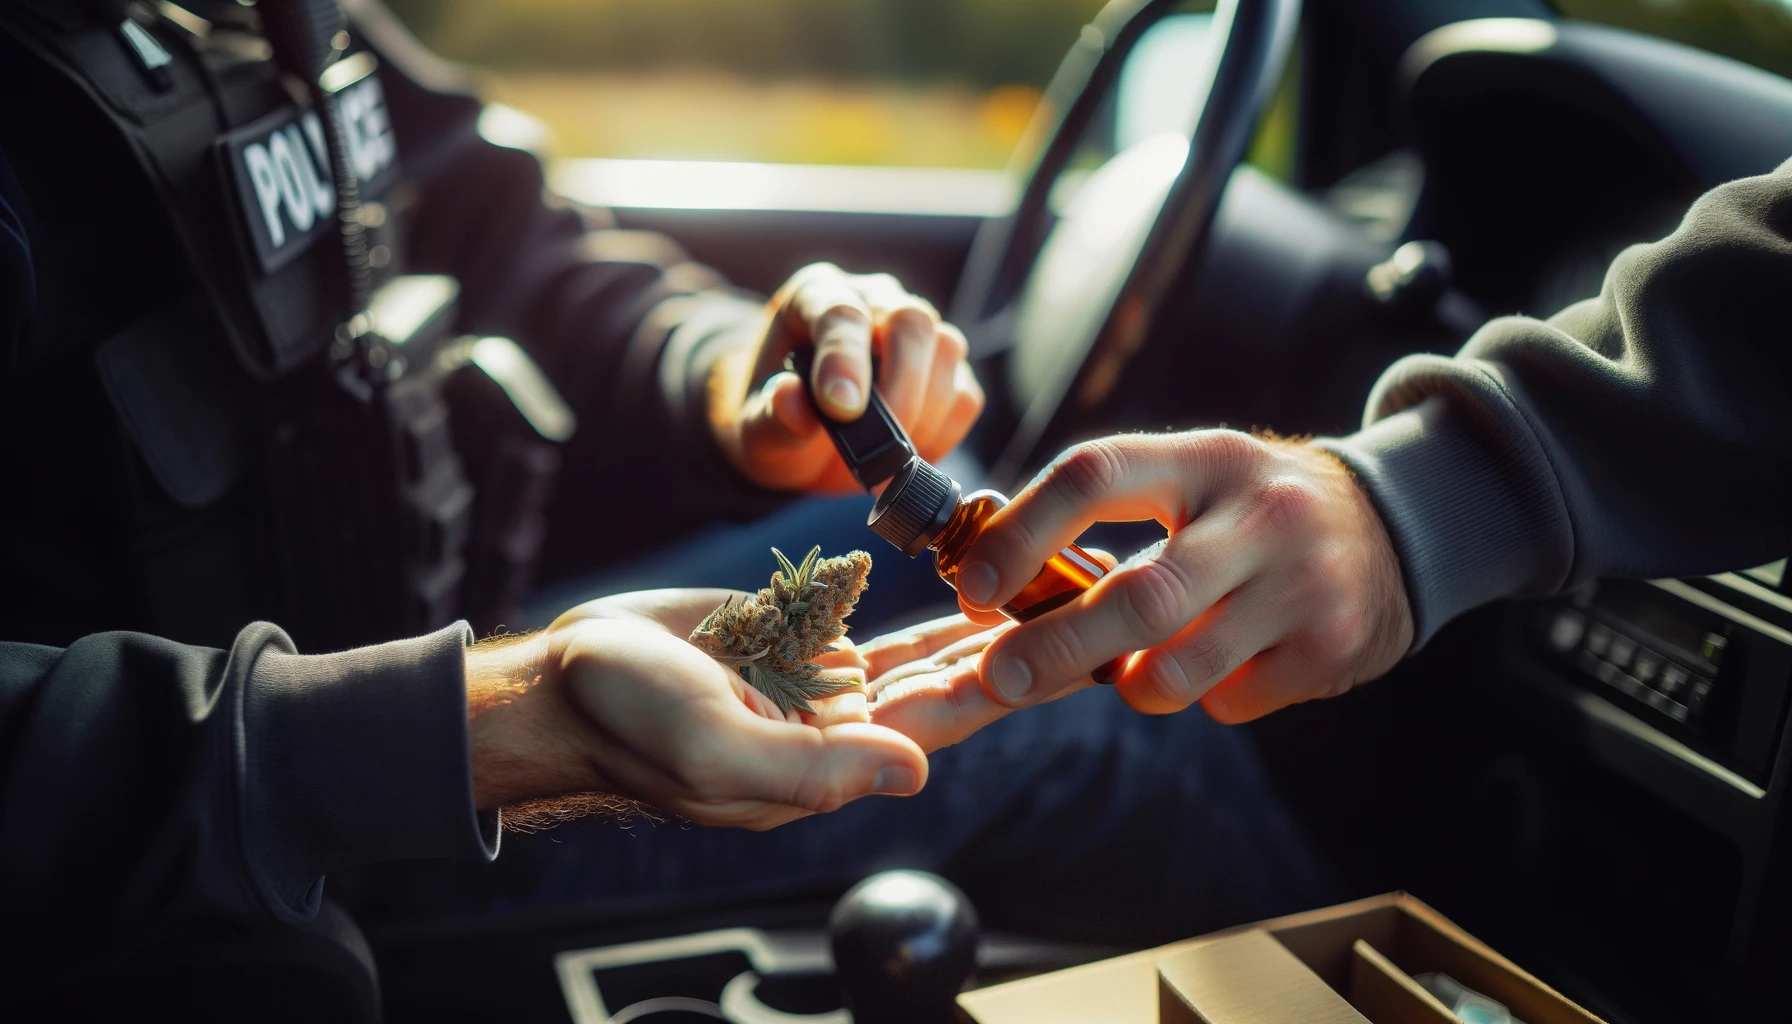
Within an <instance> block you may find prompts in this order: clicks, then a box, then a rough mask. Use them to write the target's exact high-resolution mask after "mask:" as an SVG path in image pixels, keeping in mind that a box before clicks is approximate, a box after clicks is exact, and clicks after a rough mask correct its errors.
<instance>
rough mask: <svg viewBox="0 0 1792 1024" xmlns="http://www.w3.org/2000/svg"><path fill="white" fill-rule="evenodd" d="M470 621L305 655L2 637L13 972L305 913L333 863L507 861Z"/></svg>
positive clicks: (1, 867) (120, 638)
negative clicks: (186, 929) (482, 797)
mask: <svg viewBox="0 0 1792 1024" xmlns="http://www.w3.org/2000/svg"><path fill="white" fill-rule="evenodd" d="M467 635H468V631H467V628H466V626H465V625H464V624H457V625H455V626H451V627H449V628H447V629H444V630H441V631H439V632H437V633H433V634H431V635H429V636H425V637H419V638H417V639H413V640H403V641H398V642H395V643H389V644H383V645H380V646H377V647H369V648H364V649H361V650H355V651H349V652H345V653H341V654H326V655H309V656H301V655H297V654H295V653H294V651H293V645H292V642H291V641H290V640H288V639H287V637H286V635H285V634H284V633H282V632H281V631H280V630H279V629H277V628H275V627H274V626H271V625H268V624H266V623H257V624H254V625H251V626H249V627H248V628H246V629H244V630H243V631H242V632H241V633H240V634H238V636H237V638H236V641H235V643H234V644H233V645H232V646H231V648H230V649H229V650H227V651H226V650H214V649H211V648H202V647H188V646H183V645H181V644H176V643H172V642H170V641H167V640H162V639H158V638H155V637H151V636H146V635H143V634H140V633H99V634H95V635H92V636H88V637H83V638H82V639H81V640H79V641H77V642H75V643H74V644H73V645H71V646H70V647H68V648H67V649H57V648H53V647H40V646H34V645H29V644H6V643H0V893H3V894H0V900H3V901H4V906H5V907H6V913H5V919H6V921H7V927H8V930H9V931H10V932H11V933H12V934H13V937H14V938H15V939H18V938H21V937H24V936H29V937H30V939H29V941H28V942H25V943H22V944H12V943H9V946H10V947H11V950H12V951H11V952H9V953H8V958H7V964H6V967H5V969H4V971H3V972H0V973H4V974H7V975H14V976H15V977H16V976H17V974H18V973H20V972H23V971H26V970H29V969H33V968H37V969H42V970H55V969H66V968H67V966H68V965H70V964H72V963H78V962H81V961H83V960H89V959H91V958H92V957H94V956H95V955H96V954H98V953H99V952H101V951H102V950H103V949H104V948H105V947H108V946H118V945H123V944H127V943H129V942H130V941H132V940H133V939H135V938H139V937H141V936H143V935H146V934H149V933H153V932H155V931H158V930H161V929H166V928H170V927H176V926H179V925H181V924H184V923H188V922H192V921H194V920H209V921H225V922H231V923H236V924H244V925H273V924H298V923H303V922H306V921H308V920H310V918H311V917H312V915H313V914H315V913H316V911H317V907H318V902H319V900H320V899H321V898H322V891H323V875H324V874H325V873H326V872H328V871H330V870H331V869H333V868H337V867H343V866H347V865H356V864H365V863H370V862H376V861H383V860H392V859H398V858H412V857H447V856H470V857H480V858H486V857H490V856H493V855H495V854H496V851H497V835H498V833H497V820H496V816H495V815H493V816H488V817H485V818H483V819H482V818H480V817H479V816H478V815H476V813H475V811H474V807H473V797H472V783H471V779H470V773H469V766H468V760H467V738H466V698H465V683H464V681H463V672H464V668H463V657H462V650H463V647H464V645H465V642H466V639H467Z"/></svg>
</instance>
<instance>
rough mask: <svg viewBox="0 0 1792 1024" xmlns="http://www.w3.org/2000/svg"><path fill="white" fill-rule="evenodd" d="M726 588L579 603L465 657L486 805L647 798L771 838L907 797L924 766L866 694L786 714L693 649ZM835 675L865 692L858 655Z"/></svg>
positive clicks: (477, 776) (480, 797)
mask: <svg viewBox="0 0 1792 1024" xmlns="http://www.w3.org/2000/svg"><path fill="white" fill-rule="evenodd" d="M731 593H732V592H731V591H725V590H660V591H646V592H642V593H636V594H625V595H621V596H619V597H614V598H608V599H605V600H602V601H593V602H591V603H589V604H586V605H581V606H580V607H578V608H575V609H573V610H572V611H569V612H567V613H566V614H565V615H562V616H561V617H560V619H559V620H558V621H556V622H555V623H554V625H553V626H552V627H550V628H549V629H548V630H547V631H545V632H543V633H539V634H536V635H535V636H533V637H530V638H528V639H526V640H523V641H521V642H518V643H514V644H508V645H506V644H503V643H499V644H494V645H491V646H490V647H487V646H486V645H476V646H475V647H473V648H471V649H470V650H469V651H468V656H467V664H468V680H469V703H470V707H471V712H472V716H471V718H470V722H469V728H468V733H469V737H470V741H471V746H472V763H473V777H474V794H475V799H476V800H477V801H478V804H479V806H480V807H481V808H490V807H501V806H505V805H511V804H516V803H520V802H524V801H534V800H541V799H551V798H554V797H558V796H564V795H571V794H581V793H604V794H610V795H614V796H619V797H624V798H627V799H633V800H640V801H643V802H645V803H648V804H651V805H653V806H655V807H658V808H661V809H663V810H665V811H668V812H671V813H673V814H677V815H680V816H683V817H686V818H689V819H691V820H692V821H695V822H698V823H700V824H705V825H733V826H739V827H742V828H751V829H765V828H771V827H773V826H775V825H780V824H783V823H784V822H787V821H791V820H793V819H796V818H800V817H803V816H805V815H809V814H815V813H820V812H826V811H831V810H834V809H836V808H838V807H840V806H842V805H843V804H846V803H847V802H849V801H852V800H856V799H858V798H860V797H863V796H869V795H871V794H874V793H883V794H890V795H897V796H907V795H909V794H912V793H915V792H918V791H919V790H920V789H921V786H922V785H923V784H924V783H925V782H926V779H927V758H926V755H924V754H923V753H922V752H921V750H920V748H919V747H917V746H916V745H915V743H914V742H913V741H911V740H909V739H908V738H907V737H905V736H903V735H901V734H900V733H897V732H895V731H893V730H890V729H887V728H884V727H881V726H877V725H872V724H869V723H867V722H866V721H865V720H864V719H865V713H864V691H863V687H862V686H859V687H856V688H855V689H854V690H853V691H852V692H849V693H846V694H844V695H842V696H841V697H836V698H834V699H833V700H832V701H830V702H827V703H826V704H824V705H823V706H819V707H818V709H817V710H818V712H819V714H818V715H816V716H801V715H792V716H790V717H788V718H787V717H786V716H784V715H781V714H779V713H778V711H777V709H776V708H775V707H774V706H772V705H771V703H770V702H769V701H767V700H766V699H765V698H764V697H763V696H762V695H760V693H759V692H758V691H757V690H754V689H753V688H751V687H749V686H747V685H746V683H745V682H744V681H743V680H742V679H741V678H740V676H739V675H737V674H736V673H733V672H730V671H728V670H727V669H725V668H723V667H722V666H721V665H720V664H718V663H717V662H716V661H715V660H713V659H712V658H710V657H709V656H708V655H706V654H704V653H703V652H702V651H700V650H698V649H697V648H696V647H694V646H692V645H691V644H689V643H687V642H686V641H685V639H684V638H685V637H686V636H689V635H690V632H691V630H692V629H694V628H695V627H696V625H697V623H698V622H699V621H701V620H702V618H703V616H705V615H707V614H708V613H709V612H710V611H712V610H714V609H715V607H716V606H717V605H719V604H721V603H722V601H723V600H725V599H726V598H728V597H729V596H730V595H731ZM830 665H831V666H832V668H831V669H830V671H833V672H835V673H836V674H839V675H840V676H841V677H842V678H843V679H845V680H848V681H854V682H858V683H861V684H862V683H863V681H864V678H865V677H864V671H865V661H864V660H863V659H862V658H861V657H860V656H859V655H858V654H857V653H856V652H855V651H853V650H852V649H851V648H850V647H849V648H847V649H846V650H844V651H842V652H841V653H840V654H838V655H835V656H833V658H832V661H831V662H830Z"/></svg>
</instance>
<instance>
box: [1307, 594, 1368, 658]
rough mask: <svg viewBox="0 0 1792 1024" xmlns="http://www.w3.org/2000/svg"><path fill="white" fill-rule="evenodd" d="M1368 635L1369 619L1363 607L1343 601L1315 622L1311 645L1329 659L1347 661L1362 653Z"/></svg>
mask: <svg viewBox="0 0 1792 1024" xmlns="http://www.w3.org/2000/svg"><path fill="white" fill-rule="evenodd" d="M1368 633H1369V616H1368V614H1367V613H1366V612H1365V611H1364V610H1363V608H1362V607H1361V606H1359V605H1357V604H1355V603H1352V602H1340V603H1338V604H1336V605H1334V606H1333V607H1332V608H1331V609H1330V610H1328V611H1327V612H1326V613H1325V614H1323V615H1321V616H1320V617H1319V620H1318V621H1317V622H1315V623H1314V626H1313V630H1312V644H1313V647H1314V648H1315V650H1316V651H1317V652H1318V653H1320V654H1321V655H1323V656H1324V657H1326V659H1327V660H1330V661H1339V662H1348V661H1351V660H1354V659H1355V658H1356V656H1357V655H1358V654H1360V653H1361V652H1362V650H1363V648H1364V647H1365V646H1366V641H1367V638H1368Z"/></svg>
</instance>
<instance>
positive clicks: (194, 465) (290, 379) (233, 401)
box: [0, 0, 570, 650]
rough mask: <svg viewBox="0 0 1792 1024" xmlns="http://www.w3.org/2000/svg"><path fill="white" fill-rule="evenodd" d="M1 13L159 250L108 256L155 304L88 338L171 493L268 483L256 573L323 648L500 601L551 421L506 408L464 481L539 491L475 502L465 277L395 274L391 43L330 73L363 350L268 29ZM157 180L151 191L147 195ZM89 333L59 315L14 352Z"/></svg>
mask: <svg viewBox="0 0 1792 1024" xmlns="http://www.w3.org/2000/svg"><path fill="white" fill-rule="evenodd" d="M0 29H3V30H4V32H5V33H6V34H7V35H8V36H10V37H11V39H12V41H13V42H14V43H15V44H16V45H17V46H18V47H20V48H21V49H22V50H23V51H24V52H25V53H27V54H28V55H29V56H30V58H31V59H32V60H33V61H35V62H36V65H35V66H34V67H32V68H29V69H23V70H22V71H21V73H22V74H25V75H27V76H35V77H34V78H32V79H31V80H32V81H34V82H36V83H41V85H42V87H43V89H44V90H45V91H46V93H48V94H49V95H45V96H44V97H43V99H44V100H45V101H46V102H49V103H52V104H54V105H55V107H56V109H57V110H59V111H66V113H67V124H68V126H69V130H70V131H73V132H80V133H83V134H82V141H83V143H85V144H88V145H89V147H90V148H91V149H92V151H93V152H94V153H95V154H96V159H100V160H102V161H103V162H105V163H106V164H107V165H108V168H109V173H110V174H112V175H115V176H116V181H117V182H118V188H117V193H118V194H119V195H120V196H130V197H132V206H133V209H132V210H131V215H130V216H129V217H123V218H120V220H121V223H127V224H128V226H129V227H130V228H131V229H132V230H133V231H134V232H135V234H134V235H133V238H134V239H135V240H136V241H139V242H143V243H144V244H143V245H141V246H136V247H135V251H137V252H138V257H137V260H136V263H135V265H132V266H121V267H119V268H118V269H117V272H118V273H119V274H121V275H123V276H121V277H120V278H119V279H118V280H120V281H121V282H127V284H126V286H125V287H123V288H121V290H120V292H119V294H129V293H130V292H131V288H130V287H129V285H128V282H130V281H134V280H139V279H141V280H145V281H152V282H155V285H154V289H153V291H154V294H150V295H132V299H133V300H134V301H135V302H136V303H137V304H139V305H141V307H142V308H140V309H135V310H133V315H132V317H131V318H130V320H129V322H128V323H125V324H123V325H122V327H121V328H120V329H118V330H116V331H112V332H111V333H109V334H107V336H106V337H104V338H103V339H101V340H97V341H95V342H94V348H93V359H94V361H95V364H96V365H97V367H98V370H99V375H100V378H101V380H102V381H103V382H104V384H105V387H106V391H107V393H108V395H109V396H110V398H111V400H112V402H113V404H114V406H115V408H116V410H117V412H118V416H119V420H120V422H121V423H122V424H123V425H124V426H125V428H126V430H127V431H128V432H129V433H130V435H131V437H132V440H133V441H134V444H135V448H136V450H137V451H138V453H139V454H140V455H141V457H142V459H143V462H144V464H145V465H146V467H147V468H148V470H149V472H150V473H151V474H152V475H153V476H154V478H155V480H156V482H157V483H158V484H159V485H160V486H161V488H162V489H163V490H165V491H166V492H167V494H168V496H169V497H170V498H171V499H172V500H173V501H174V502H175V503H176V504H178V505H179V506H181V507H182V508H184V509H190V510H203V509H206V508H207V507H209V506H210V505H212V504H213V503H215V502H218V501H219V500H220V499H222V498H223V497H224V496H225V495H226V494H227V493H230V492H240V491H241V490H242V489H244V488H248V489H250V490H252V491H253V492H254V494H255V495H256V497H257V500H256V502H255V504H256V505H257V506H258V507H259V508H260V510H261V511H260V514H259V517H258V525H257V527H256V528H257V529H258V530H259V531H260V534H259V542H258V544H257V545H256V546H257V548H258V550H263V551H265V552H267V553H268V554H269V557H268V559H267V561H268V562H269V563H270V564H266V565H260V566H256V567H254V568H253V572H254V573H255V575H256V577H257V578H256V582H255V585H254V587H253V592H254V593H255V594H256V598H255V600H254V604H255V609H254V610H255V613H256V614H258V615H261V616H264V617H271V618H273V619H274V620H275V621H277V622H279V623H280V624H281V625H282V626H285V627H286V628H288V629H289V630H291V631H292V632H293V633H294V635H295V637H296V638H297V639H298V640H299V642H300V644H301V648H302V649H310V650H316V649H333V648H342V647H347V646H354V645H358V644H363V643H370V642H377V641H381V640H386V639H391V638H395V637H398V636H405V635H414V634H416V633H418V632H422V631H425V630H428V629H431V628H435V627H437V626H440V625H443V624H445V623H446V622H449V621H452V620H453V619H454V618H455V617H456V616H458V615H463V614H468V613H469V612H471V613H472V614H473V616H474V617H475V618H476V619H485V620H494V619H496V618H497V617H499V616H501V615H503V614H504V612H505V611H506V609H505V607H503V606H504V605H505V604H507V603H513V602H514V600H515V599H516V598H517V597H518V596H519V595H520V593H521V590H522V588H523V587H524V586H525V585H526V583H527V576H528V572H529V569H530V562H531V561H532V555H533V551H532V549H531V548H530V543H529V537H528V535H529V534H530V532H531V531H533V533H534V534H535V535H536V536H537V537H538V536H539V534H540V529H539V519H540V514H541V508H540V505H541V503H542V502H543V501H545V497H546V482H547V481H549V480H551V477H552V474H553V472H554V471H555V469H556V468H557V465H558V460H557V456H556V455H555V454H554V452H553V448H552V445H551V444H548V443H546V441H545V440H544V439H543V438H542V437H541V436H540V434H541V433H543V432H545V433H548V434H550V435H552V434H554V433H555V430H554V429H552V428H549V429H546V430H545V431H543V430H542V429H541V425H540V424H539V423H537V424H536V425H535V426H536V428H537V429H536V430H534V431H531V430H530V429H528V427H529V424H528V423H527V422H525V421H523V420H519V419H517V418H516V417H515V416H514V415H513V416H512V417H511V419H509V420H505V421H503V422H504V424H505V425H506V429H512V430H514V432H515V433H516V434H517V437H516V438H514V439H511V440H510V441H509V442H508V443H505V444H501V445H498V446H497V450H498V452H499V455H497V456H495V458H497V459H498V461H499V463H501V464H494V465H489V466H479V467H475V469H476V470H477V473H476V474H474V475H476V476H477V477H479V478H486V477H491V478H494V479H495V478H506V479H508V481H509V485H508V486H507V487H506V488H505V491H506V492H507V493H509V494H512V495H515V494H523V495H535V496H536V499H535V500H534V502H533V505H530V504H529V503H528V502H524V503H523V506H522V507H518V504H517V502H516V501H515V500H509V501H507V502H504V503H502V504H498V503H490V504H491V507H490V508H487V507H485V506H480V507H479V509H478V510H477V511H478V513H479V514H477V515H476V506H475V493H476V492H475V490H474V488H473V486H472V484H471V482H470V480H469V470H468V467H467V466H466V465H465V464H464V463H463V461H462V460H461V459H460V458H459V457H458V456H457V453H456V449H455V445H454V443H453V434H452V430H451V414H450V408H449V404H448V401H447V399H446V398H445V397H444V390H445V387H448V388H449V389H450V390H452V386H451V381H452V374H453V373H454V371H455V370H456V369H457V368H458V367H459V366H463V365H465V364H467V363H469V362H471V361H472V360H473V359H474V358H475V353H474V348H475V347H476V345H477V344H480V342H475V341H474V340H472V339H465V340H459V341H457V340H456V339H453V338H452V337H451V336H450V327H451V325H452V322H453V319H454V298H455V294H456V285H455V282H453V281H452V280H451V279H447V278H441V277H406V276H404V275H403V274H402V273H401V270H402V267H403V264H404V261H403V251H402V239H403V236H404V231H403V225H404V217H405V214H406V199H405V193H406V186H405V183H404V177H403V170H402V167H401V166H400V161H399V158H398V151H397V145H396V142H395V139H394V134H393V130H392V126H391V123H390V118H389V115H388V112H387V107H386V103H385V98H384V95H383V93H382V88H381V81H380V77H379V74H378V67H379V62H378V58H377V56H376V55H375V54H374V53H372V52H370V51H366V50H364V49H360V48H358V47H356V46H353V45H351V47H350V48H349V49H348V50H347V51H346V52H345V53H344V54H343V55H342V57H341V58H340V59H339V60H337V61H336V62H335V63H334V64H333V65H331V66H330V68H329V69H328V70H327V71H326V74H325V76H324V84H325V86H326V90H327V93H328V96H329V98H330V102H332V103H333V105H334V107H335V117H336V119H337V121H338V123H339V124H340V125H341V126H342V128H343V136H344V139H345V144H346V154H347V157H348V160H349V163H350V164H351V166H352V168H353V170H354V174H355V176H356V178H357V180H358V182H359V184H360V188H361V193H362V197H363V199H364V203H363V205H362V206H361V208H360V210H359V211H358V217H359V219H360V222H361V224H362V226H363V228H364V229H365V231H366V233H367V235H368V239H369V253H370V257H371V258H370V261H369V262H370V265H371V266H372V268H373V274H374V275H375V280H374V283H375V285H376V286H377V288H376V292H375V297H374V301H373V303H372V305H373V307H374V308H375V310H376V316H375V317H374V322H375V323H376V324H378V327H379V333H380V337H381V338H383V339H384V340H383V341H382V342H381V343H380V344H377V345H375V346H373V347H371V348H365V349H363V348H361V347H357V344H356V343H355V342H354V340H353V339H344V338H343V337H342V336H341V332H339V331H338V330H337V328H338V326H339V325H340V324H341V322H342V319H343V317H344V315H345V312H346V309H345V307H346V299H347V295H346V293H347V286H346V284H345V275H344V270H343V263H342V249H341V246H340V244H339V235H338V228H337V223H336V218H337V215H338V211H337V203H336V195H335V193H336V189H335V183H334V181H333V179H332V174H331V168H330V160H329V159H328V155H327V148H326V146H325V138H324V132H325V125H324V121H323V119H322V118H321V117H320V116H319V112H318V111H317V110H314V109H311V107H310V105H309V101H308V100H307V98H306V95H305V93H304V91H303V90H300V89H295V88H293V87H292V84H293V83H292V82H291V81H289V80H287V79H285V78H283V76H282V75H281V74H280V73H279V72H278V71H277V70H276V69H275V67H274V65H273V64H272V63H271V62H270V61H269V59H268V52H267V49H266V47H265V44H261V43H260V41H259V40H257V39H256V38H255V37H254V36H253V35H251V34H248V33H243V32H237V33H232V34H230V35H228V36H227V37H225V38H224V39H223V40H222V41H220V37H219V35H218V34H213V36H212V38H211V39H210V40H209V41H207V43H206V45H198V42H197V37H196V36H194V35H193V34H191V33H188V32H187V30H186V29H183V28H182V27H181V26H180V25H178V24H174V23H171V22H169V21H167V20H164V19H160V18H155V17H149V16H147V15H145V14H144V13H143V11H142V9H138V10H137V11H136V12H135V14H133V10H132V9H131V8H129V7H127V6H126V5H123V4H113V3H70V2H63V0H17V2H14V3H12V4H10V5H7V4H0ZM145 198H148V199H149V201H150V202H151V203H153V205H154V206H155V208H156V209H155V210H154V211H144V210H140V209H135V208H134V207H135V206H137V205H139V204H141V203H142V202H143V200H144V199H145ZM93 199H94V201H104V200H103V197H98V196H96V197H93ZM84 241H86V240H84ZM91 244H92V245H94V246H95V247H104V246H106V245H107V244H108V239H106V238H103V237H97V238H93V239H91ZM158 246H159V248H158ZM145 253H147V255H145ZM162 254H165V258H164V256H163V255H162ZM75 333H76V334H78V333H79V332H75ZM82 343H83V342H82V341H81V340H80V339H78V338H71V337H69V336H67V335H66V334H61V333H59V331H58V330H57V325H50V326H49V327H48V328H47V329H45V330H42V331H40V332H39V336H38V337H37V338H36V340H35V342H34V343H33V344H32V345H28V346H27V347H26V348H27V351H26V352H25V354H24V357H23V358H25V359H27V360H29V359H31V358H44V359H48V358H54V357H56V356H57V355H58V353H56V352H54V351H52V350H53V349H54V347H55V346H56V345H58V344H82ZM484 343H486V344H501V343H502V342H501V341H498V340H492V339H486V340H485V341H484ZM516 351H517V352H520V349H517V350H516ZM374 364H377V365H374ZM370 382H371V383H370ZM462 390H466V389H462ZM489 390H490V391H492V392H496V389H489ZM498 393H500V394H501V392H498ZM479 394H482V395H483V394H485V392H479ZM481 400H483V401H487V402H489V395H487V396H486V397H485V398H483V399H481ZM481 414H482V415H489V414H490V410H489V409H487V410H483V411H482V413H481ZM564 419H565V420H566V422H567V423H568V424H569V423H570V415H569V414H566V415H565V416H564ZM564 433H565V430H561V431H560V435H561V437H562V438H563V436H564ZM493 490H494V492H495V491H496V489H495V488H494V489H493ZM476 520H478V522H477V523H476ZM476 526H477V527H478V528H479V530H480V532H481V537H482V539H481V540H480V541H478V542H475V541H473V540H472V537H473V534H474V531H475V528H476ZM537 543H538V541H537ZM470 552H472V553H475V556H474V557H473V559H472V563H471V564H470V563H469V553H470ZM469 573H471V574H472V577H473V578H472V583H473V586H467V584H468V582H469ZM463 591H464V592H466V593H469V594H477V595H480V596H481V597H482V598H483V599H484V602H485V603H484V605H483V606H472V607H469V606H468V605H467V604H465V603H464V602H463V599H462V595H463ZM249 617H250V616H249V615H246V614H245V615H243V616H242V620H243V621H247V619H248V618H249ZM236 624H237V625H240V624H242V623H241V622H238V623H236Z"/></svg>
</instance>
